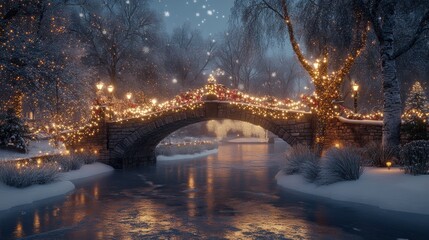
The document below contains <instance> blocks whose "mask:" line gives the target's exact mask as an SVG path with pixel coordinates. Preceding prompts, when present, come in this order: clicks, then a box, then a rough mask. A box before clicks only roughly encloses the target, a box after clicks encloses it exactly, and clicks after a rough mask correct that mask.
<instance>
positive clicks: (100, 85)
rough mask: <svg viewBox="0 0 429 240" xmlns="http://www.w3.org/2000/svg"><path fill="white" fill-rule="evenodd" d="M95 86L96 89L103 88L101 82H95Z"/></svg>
mask: <svg viewBox="0 0 429 240" xmlns="http://www.w3.org/2000/svg"><path fill="white" fill-rule="evenodd" d="M95 86H96V87H97V90H98V91H101V89H103V87H104V83H103V82H98V83H97V84H95Z"/></svg>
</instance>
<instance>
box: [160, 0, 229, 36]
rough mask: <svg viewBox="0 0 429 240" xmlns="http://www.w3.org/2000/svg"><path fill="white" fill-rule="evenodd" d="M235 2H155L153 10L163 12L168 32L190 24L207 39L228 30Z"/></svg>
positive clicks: (206, 0)
mask: <svg viewBox="0 0 429 240" xmlns="http://www.w3.org/2000/svg"><path fill="white" fill-rule="evenodd" d="M233 5H234V0H154V2H153V8H154V9H155V10H156V11H159V12H161V14H162V16H163V18H164V23H165V26H166V28H167V31H168V32H171V30H172V29H174V28H176V27H178V26H181V25H183V24H184V23H185V22H189V23H190V24H191V27H192V28H197V29H199V30H201V32H202V34H203V35H204V36H206V37H209V36H215V35H216V34H217V33H219V32H223V31H225V30H226V29H227V25H228V20H229V17H230V15H231V7H232V6H233Z"/></svg>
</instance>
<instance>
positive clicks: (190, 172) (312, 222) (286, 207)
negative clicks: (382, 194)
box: [0, 143, 429, 239]
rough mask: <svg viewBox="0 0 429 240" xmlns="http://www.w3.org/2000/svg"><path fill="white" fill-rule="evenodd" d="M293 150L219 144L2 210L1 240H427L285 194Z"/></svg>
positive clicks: (408, 227)
mask: <svg viewBox="0 0 429 240" xmlns="http://www.w3.org/2000/svg"><path fill="white" fill-rule="evenodd" d="M285 149H286V145H285V144H282V143H277V144H275V145H266V144H234V145H221V146H220V148H219V151H218V154H213V155H209V156H207V157H203V158H200V159H190V160H178V161H159V162H158V163H157V164H156V165H155V166H149V167H145V168H144V169H138V170H133V171H125V170H124V171H116V172H115V173H113V174H111V175H107V176H100V177H96V178H93V179H90V180H81V181H77V182H75V183H76V185H77V189H76V190H75V192H73V193H72V194H70V195H68V196H65V197H59V198H54V199H49V200H46V201H41V202H38V203H36V204H33V205H28V206H23V207H19V208H16V209H12V210H9V211H5V212H0V239H13V238H20V237H26V236H31V239H158V238H178V239H205V238H214V239H216V238H227V239H256V238H257V239H259V238H265V239H285V238H288V239H383V238H390V239H395V238H409V239H419V238H421V239H429V238H428V236H429V233H428V230H427V229H426V228H425V227H424V226H427V222H428V220H429V218H427V217H421V216H416V215H409V214H399V213H391V212H387V211H382V210H378V209H375V208H368V207H361V206H350V205H347V204H342V203H338V202H330V201H327V200H322V199H314V197H308V196H303V195H300V194H297V193H293V192H290V191H285V190H281V189H279V187H278V186H277V185H276V183H275V180H274V176H275V174H276V173H277V172H278V169H279V165H280V161H281V159H282V158H283V152H284V150H285ZM404 219H406V220H404Z"/></svg>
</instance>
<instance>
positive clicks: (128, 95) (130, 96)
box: [125, 92, 133, 100]
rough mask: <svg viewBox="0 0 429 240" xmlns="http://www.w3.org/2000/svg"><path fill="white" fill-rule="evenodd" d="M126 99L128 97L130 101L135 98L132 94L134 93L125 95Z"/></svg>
mask: <svg viewBox="0 0 429 240" xmlns="http://www.w3.org/2000/svg"><path fill="white" fill-rule="evenodd" d="M125 97H126V98H127V99H128V100H131V98H132V97H133V94H132V93H130V92H128V93H127V94H126V95H125Z"/></svg>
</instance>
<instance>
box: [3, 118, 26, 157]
mask: <svg viewBox="0 0 429 240" xmlns="http://www.w3.org/2000/svg"><path fill="white" fill-rule="evenodd" d="M29 132H30V131H29V130H28V127H27V126H26V125H25V124H24V123H23V121H22V120H21V119H20V118H18V117H17V116H16V115H15V114H13V112H12V111H8V113H7V114H1V115H0V146H4V147H7V148H12V149H16V150H18V151H20V152H24V153H27V152H28V134H29Z"/></svg>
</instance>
